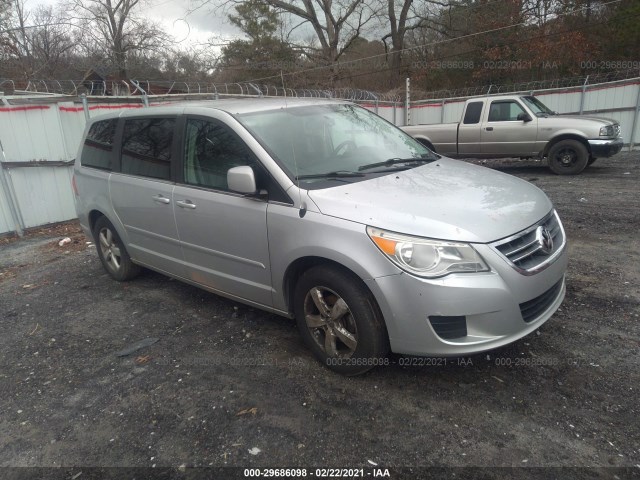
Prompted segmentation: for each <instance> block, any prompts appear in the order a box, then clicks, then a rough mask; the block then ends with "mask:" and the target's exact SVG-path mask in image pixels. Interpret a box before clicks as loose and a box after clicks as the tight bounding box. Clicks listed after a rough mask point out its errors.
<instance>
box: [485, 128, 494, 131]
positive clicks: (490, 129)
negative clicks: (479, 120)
mask: <svg viewBox="0 0 640 480" xmlns="http://www.w3.org/2000/svg"><path fill="white" fill-rule="evenodd" d="M485 130H486V131H487V132H493V127H487V128H485Z"/></svg>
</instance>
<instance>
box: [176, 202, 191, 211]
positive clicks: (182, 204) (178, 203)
mask: <svg viewBox="0 0 640 480" xmlns="http://www.w3.org/2000/svg"><path fill="white" fill-rule="evenodd" d="M176 205H178V206H179V207H180V208H190V209H191V210H195V208H196V204H195V203H193V202H192V201H191V200H178V201H177V202H176Z"/></svg>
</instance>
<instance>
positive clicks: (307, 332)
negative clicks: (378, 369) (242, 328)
mask: <svg viewBox="0 0 640 480" xmlns="http://www.w3.org/2000/svg"><path fill="white" fill-rule="evenodd" d="M294 313H295V316H296V320H297V323H298V328H299V330H300V334H301V336H302V338H303V339H304V341H305V343H306V344H307V346H308V347H309V348H310V349H311V351H312V352H313V354H314V356H315V357H316V358H317V359H318V360H319V361H320V362H322V363H323V364H324V365H326V366H327V367H328V368H330V369H331V370H334V371H335V372H338V373H342V374H344V375H359V374H361V373H364V372H366V371H368V370H370V369H371V368H373V367H374V366H376V365H383V364H384V363H385V359H386V355H387V352H388V339H387V334H386V329H385V327H384V321H383V319H382V315H381V314H380V313H379V309H378V307H377V305H376V303H375V300H374V298H373V297H372V295H371V293H370V292H369V291H368V290H367V288H366V287H365V286H364V284H362V282H361V281H360V279H358V278H356V277H354V276H353V275H352V274H350V273H348V272H345V271H343V270H341V269H338V268H335V267H332V266H327V265H319V266H316V267H313V268H311V269H309V270H307V271H306V272H305V273H303V274H302V276H301V277H300V279H299V280H298V282H297V284H296V287H295V291H294Z"/></svg>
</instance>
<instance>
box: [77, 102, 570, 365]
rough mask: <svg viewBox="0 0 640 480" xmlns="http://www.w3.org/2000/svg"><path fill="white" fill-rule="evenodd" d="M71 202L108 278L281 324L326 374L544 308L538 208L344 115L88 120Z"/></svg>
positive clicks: (216, 112) (298, 110) (489, 174)
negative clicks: (229, 304) (161, 283)
mask: <svg viewBox="0 0 640 480" xmlns="http://www.w3.org/2000/svg"><path fill="white" fill-rule="evenodd" d="M73 188H74V193H75V200H76V209H77V213H78V217H79V218H80V223H81V225H82V227H83V229H84V231H85V233H86V234H87V235H90V236H92V237H93V238H95V242H96V245H97V250H98V255H99V257H100V260H101V262H102V264H103V266H104V268H105V269H106V271H107V272H108V273H109V275H111V276H112V277H113V278H114V279H115V280H118V281H125V280H129V279H131V278H133V277H134V276H135V275H136V274H137V273H138V272H139V270H140V267H147V268H150V269H153V270H156V271H158V272H162V273H164V274H166V275H169V276H171V277H174V278H177V279H180V280H182V281H185V282H188V283H191V284H193V285H196V286H198V287H201V288H204V289H206V290H209V291H211V292H214V293H216V294H219V295H222V296H225V297H228V298H231V299H234V300H237V301H239V302H243V303H245V304H248V305H251V306H254V307H258V308H261V309H264V310H267V311H270V312H274V313H277V314H280V315H283V316H286V317H292V318H293V317H294V318H295V319H296V321H297V324H298V327H299V330H300V333H301V335H302V338H303V339H304V341H305V343H306V344H307V345H308V346H309V348H310V349H311V351H312V352H313V354H314V355H315V356H316V357H317V358H318V359H319V360H320V361H321V362H323V363H324V364H325V365H327V366H328V367H329V368H331V369H333V370H335V371H338V372H341V373H345V374H358V373H362V372H364V371H367V370H369V369H370V368H372V367H374V366H376V365H384V364H387V363H388V359H387V353H388V352H389V350H391V351H393V352H396V353H400V354H408V355H424V356H461V355H467V354H472V353H477V352H481V351H485V350H489V349H493V348H496V347H499V346H502V345H505V344H508V343H510V342H513V341H515V340H517V339H519V338H521V337H523V336H525V335H527V334H529V333H531V332H532V331H534V330H536V329H537V328H538V327H540V325H542V324H543V323H544V322H546V321H547V320H548V319H549V318H550V317H551V315H552V314H553V313H554V312H555V311H556V309H557V308H558V307H559V306H560V304H561V302H562V300H563V298H564V294H565V285H564V277H565V271H566V266H567V253H566V251H567V249H566V237H565V233H564V230H563V228H562V224H561V222H560V218H559V217H558V214H557V213H556V211H555V210H554V208H553V206H552V204H551V202H550V201H549V199H548V198H547V196H546V195H545V194H544V193H543V192H542V191H540V190H539V189H538V188H536V187H535V186H533V185H531V184H530V183H527V182H525V181H523V180H520V179H518V178H515V177H513V176H510V175H507V174H504V173H499V172H496V171H492V170H489V169H487V168H483V167H479V166H475V165H470V164H466V163H463V162H459V161H456V160H451V159H448V158H445V157H441V156H439V155H436V154H434V153H433V152H431V151H430V150H429V149H427V148H426V147H424V146H422V145H421V144H420V143H418V142H417V141H416V140H414V139H413V138H411V137H410V136H409V135H407V134H405V133H404V132H402V131H401V130H400V129H398V128H396V127H395V126H393V125H392V124H390V123H388V122H387V121H385V120H383V119H382V118H380V117H378V116H377V115H375V114H373V113H372V112H370V111H368V110H366V109H364V108H361V107H359V106H357V105H353V104H351V103H348V102H342V101H333V100H326V101H325V100H313V101H305V100H301V99H294V100H292V99H266V98H255V99H234V100H214V101H207V102H189V103H182V104H179V105H178V104H174V105H172V106H157V107H151V108H146V109H138V110H130V111H123V112H118V113H113V114H109V115H105V116H101V117H96V118H94V119H91V121H90V122H89V123H88V125H87V128H86V131H85V135H84V138H83V141H82V144H81V146H80V150H79V153H78V156H77V160H76V164H75V169H74V179H73Z"/></svg>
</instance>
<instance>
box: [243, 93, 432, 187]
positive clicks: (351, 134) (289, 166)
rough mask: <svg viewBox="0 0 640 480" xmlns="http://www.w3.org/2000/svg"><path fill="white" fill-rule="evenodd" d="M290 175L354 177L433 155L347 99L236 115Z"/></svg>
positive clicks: (420, 161) (394, 168) (311, 179)
mask: <svg viewBox="0 0 640 480" xmlns="http://www.w3.org/2000/svg"><path fill="white" fill-rule="evenodd" d="M237 118H238V120H239V121H240V122H241V123H242V124H243V125H244V126H245V127H246V128H247V129H248V130H249V131H250V132H251V133H252V134H253V135H254V136H255V137H256V138H257V140H258V141H260V142H261V143H262V145H263V146H265V147H266V148H267V149H268V150H269V151H270V153H271V154H272V155H273V156H274V157H275V159H276V161H278V162H279V164H280V166H281V167H282V168H283V169H285V171H286V173H287V174H288V175H289V176H290V177H291V178H292V179H296V180H300V181H304V182H308V183H314V182H318V181H322V180H327V179H337V178H340V179H345V181H346V179H348V181H350V182H351V181H358V180H361V179H363V178H364V177H366V176H367V175H369V174H374V173H380V172H387V171H397V170H400V169H407V168H413V167H416V166H419V165H422V164H424V163H428V162H432V161H434V160H437V159H438V158H439V157H438V156H437V155H436V154H434V153H433V152H431V150H429V149H428V148H426V147H424V146H423V145H422V144H420V143H419V142H417V141H416V140H414V139H413V138H412V137H410V136H409V135H407V134H406V133H404V132H403V131H402V130H400V129H398V128H396V127H394V126H393V125H391V124H390V123H388V122H387V121H385V120H383V119H382V118H380V117H378V116H377V115H375V114H373V113H371V112H369V111H368V110H366V109H364V108H362V107H359V106H357V105H351V104H326V105H306V106H296V107H291V108H282V109H278V110H269V111H262V112H252V113H245V114H240V115H238V117H237Z"/></svg>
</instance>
